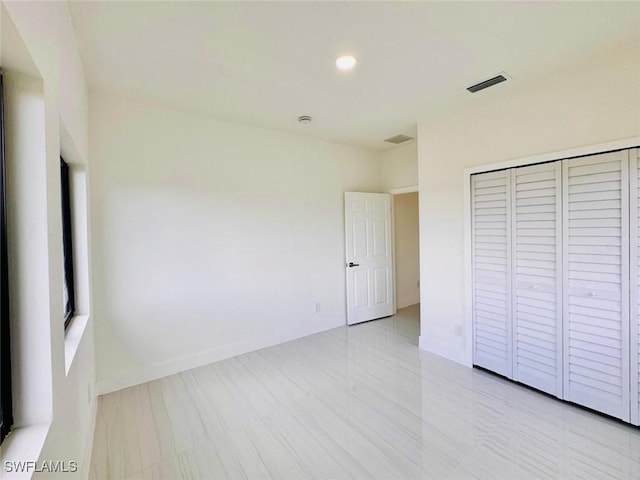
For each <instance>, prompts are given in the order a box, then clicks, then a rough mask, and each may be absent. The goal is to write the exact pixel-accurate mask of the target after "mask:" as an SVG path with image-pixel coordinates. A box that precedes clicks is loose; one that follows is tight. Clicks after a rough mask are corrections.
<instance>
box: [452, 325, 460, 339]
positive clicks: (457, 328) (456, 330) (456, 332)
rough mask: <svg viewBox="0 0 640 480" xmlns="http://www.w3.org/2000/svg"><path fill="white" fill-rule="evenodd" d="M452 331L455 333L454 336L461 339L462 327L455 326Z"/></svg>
mask: <svg viewBox="0 0 640 480" xmlns="http://www.w3.org/2000/svg"><path fill="white" fill-rule="evenodd" d="M453 331H454V332H455V334H456V336H458V337H461V336H462V325H456V326H454V327H453Z"/></svg>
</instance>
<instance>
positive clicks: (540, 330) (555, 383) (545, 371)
mask: <svg viewBox="0 0 640 480" xmlns="http://www.w3.org/2000/svg"><path fill="white" fill-rule="evenodd" d="M511 177H512V178H511V182H512V184H511V196H512V202H511V205H512V218H513V223H514V224H513V225H512V227H513V228H512V242H511V244H512V249H513V255H512V257H513V260H512V265H513V266H512V272H513V296H512V299H513V300H512V305H513V307H512V308H513V310H512V311H513V314H512V317H513V379H514V380H516V381H518V382H521V383H524V384H526V385H530V386H532V387H535V388H537V389H539V390H542V391H544V392H547V393H549V394H552V395H556V396H558V397H562V256H561V255H562V223H561V216H562V196H561V188H562V167H561V164H560V162H553V163H545V164H541V165H533V166H529V167H521V168H514V169H512V170H511Z"/></svg>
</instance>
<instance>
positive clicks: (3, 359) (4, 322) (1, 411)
mask: <svg viewBox="0 0 640 480" xmlns="http://www.w3.org/2000/svg"><path fill="white" fill-rule="evenodd" d="M2 90H3V88H2V71H1V70H0V443H2V441H3V440H4V438H5V437H6V436H7V434H8V433H9V431H10V430H11V426H12V425H13V410H12V403H11V352H10V351H9V268H8V265H7V260H8V257H7V221H6V219H7V217H6V213H5V212H6V195H5V182H6V176H5V161H4V98H3V94H2Z"/></svg>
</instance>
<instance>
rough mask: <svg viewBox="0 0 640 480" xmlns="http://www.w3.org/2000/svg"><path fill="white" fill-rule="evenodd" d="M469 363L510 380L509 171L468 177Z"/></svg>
mask: <svg viewBox="0 0 640 480" xmlns="http://www.w3.org/2000/svg"><path fill="white" fill-rule="evenodd" d="M471 199H472V200H471V201H472V209H471V211H472V220H471V221H472V235H473V240H472V242H473V252H472V262H473V325H474V329H473V361H474V364H475V365H478V366H480V367H484V368H486V369H488V370H491V371H494V372H496V373H499V374H501V375H504V376H506V377H508V378H511V376H512V372H511V365H512V360H511V358H512V355H511V352H512V332H511V276H510V270H511V233H510V232H511V205H510V202H511V183H510V175H509V172H508V171H499V172H489V173H483V174H478V175H474V176H472V177H471Z"/></svg>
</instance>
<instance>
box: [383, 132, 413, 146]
mask: <svg viewBox="0 0 640 480" xmlns="http://www.w3.org/2000/svg"><path fill="white" fill-rule="evenodd" d="M409 140H413V137H409V136H407V135H402V134H399V135H394V136H393V137H389V138H385V140H384V141H385V142H389V143H395V144H396V145H397V144H399V143H404V142H408V141H409Z"/></svg>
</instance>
